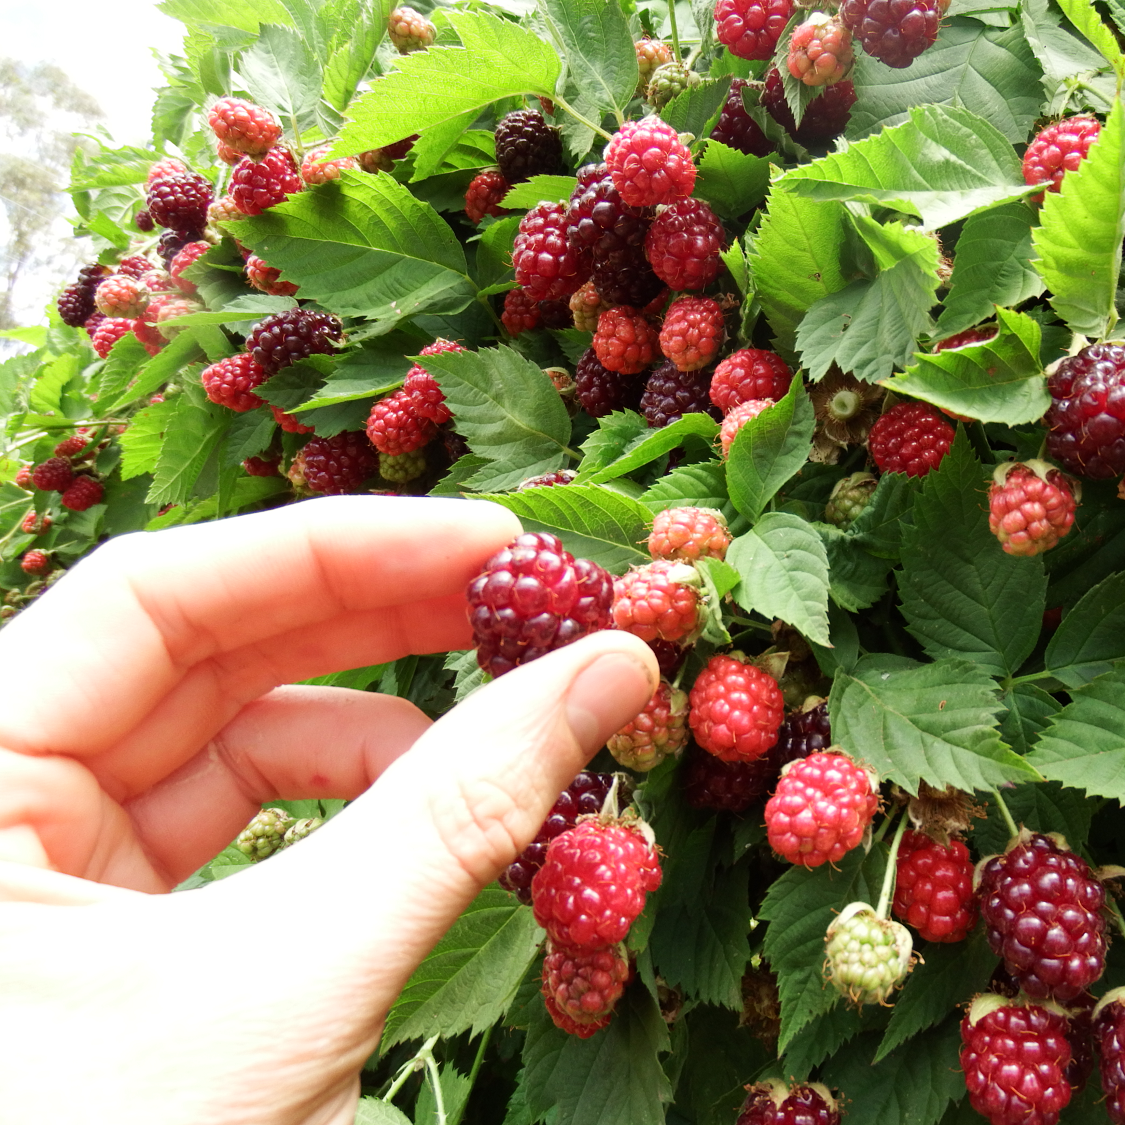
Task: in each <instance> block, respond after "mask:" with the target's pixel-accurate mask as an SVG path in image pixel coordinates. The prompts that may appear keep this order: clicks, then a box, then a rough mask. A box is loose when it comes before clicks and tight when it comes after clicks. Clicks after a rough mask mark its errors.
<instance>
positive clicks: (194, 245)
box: [168, 239, 211, 293]
mask: <svg viewBox="0 0 1125 1125" xmlns="http://www.w3.org/2000/svg"><path fill="white" fill-rule="evenodd" d="M210 249H211V243H210V242H204V241H203V240H202V239H197V240H196V241H195V242H189V243H188V244H187V245H186V246H185V247H184V248H183V249H182V250H181V251H180V252H179V253H178V254H177V255H176V256H175V257H174V258H173V259H172V260H171V262H169V263H168V273H169V274H170V275H171V278H172V282H173V284H174V285H175V286H176V288H177V289H178V290H179V291H180V292H181V293H194V292H195V291H196V287H195V282H194V281H189V280H188V279H187V278H186V277H184V276H183V272H184V270H186V269H187V268H188V266H191V265H194V264H195V263H196V262H198V261H199V259H200V258H202V257H203V255H204V254H206V253H207V251H208V250H210Z"/></svg>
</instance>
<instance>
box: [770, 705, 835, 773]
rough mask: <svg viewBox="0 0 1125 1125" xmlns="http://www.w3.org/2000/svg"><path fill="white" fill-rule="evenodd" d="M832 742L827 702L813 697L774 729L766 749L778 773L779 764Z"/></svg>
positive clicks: (801, 756)
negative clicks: (771, 742) (770, 745)
mask: <svg viewBox="0 0 1125 1125" xmlns="http://www.w3.org/2000/svg"><path fill="white" fill-rule="evenodd" d="M831 745H832V725H831V723H830V722H829V721H828V704H827V703H825V702H823V701H822V702H819V703H818V702H816V698H815V697H813V698H812V699H809V700H807V701H806V702H805V705H804V708H802V710H800V711H794V712H793V713H792V714H791V715H788V716H787V717H786V719H785V722H783V723H782V724H781V729H780V730H779V731H778V732H777V742H776V743H774V746H773V749H771V750H770V758H772V759H774V760H775V761H776V763H777V769H778V772H780V771H781V769H782V767H783V766H787V765H788V764H789V763H790V762H795V761H797V759H798V758H807V757H808V756H809V755H810V754H815V753H816V752H817V751H818V750H827V749H828V747H829V746H831Z"/></svg>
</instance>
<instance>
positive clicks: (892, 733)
mask: <svg viewBox="0 0 1125 1125" xmlns="http://www.w3.org/2000/svg"><path fill="white" fill-rule="evenodd" d="M1001 706H1002V705H1001V703H1000V700H999V699H998V698H997V692H996V684H995V681H994V680H993V679H992V678H991V677H990V676H989V675H988V674H987V673H986V672H985V671H984V670H983V669H982V668H980V667H979V666H978V665H976V664H971V663H969V661H967V660H954V659H942V660H935V661H934V662H933V663H932V664H916V663H915V662H914V661H912V660H907V659H905V658H904V657H895V656H887V655H879V656H865V657H862V658H861V659H860V660H859V661H858V662H857V663H856V665H855V667H854V668H853V669H851V670H850V671H845V670H843V669H838V670H837V672H836V676H835V680H834V682H833V684H832V694H831V695H830V696H829V700H828V713H829V714H830V715H831V716H832V739H833V741H834V742H838V743H839V744H840V745H842V746H843V747H844V748H845V749H846V750H847V751H848V752H849V753H851V754H852V755H854V756H855V757H856V758H858V759H860V760H862V761H864V762H867V763H868V764H869V765H870V766H872V767H873V768H874V769H875V771H876V772H877V773H878V774H879V776H880V777H881V778H883V779H884V780H889V781H894V782H896V783H897V784H899V785H901V786H902V787H903V788H904V789H907V790H909V791H910V792H911V793H916V792H917V791H918V782H919V781H925V782H927V783H928V784H930V785H933V786H936V787H937V788H939V789H940V788H943V787H945V786H946V785H954V786H956V787H957V788H958V789H969V790H971V789H988V788H991V787H992V786H994V785H1000V784H1003V783H1005V782H1008V781H1026V780H1028V779H1032V780H1034V779H1036V778H1037V777H1038V775H1037V774H1036V771H1035V770H1034V769H1033V768H1032V767H1031V766H1030V765H1028V764H1027V763H1026V762H1025V761H1024V759H1023V758H1021V757H1019V755H1017V754H1013V753H1012V752H1011V751H1010V750H1009V749H1008V748H1007V747H1006V746H1005V745H1004V744H1003V743H1002V742H1001V741H1000V736H999V734H998V733H997V731H996V713H997V712H998V711H999V710H1000V708H1001Z"/></svg>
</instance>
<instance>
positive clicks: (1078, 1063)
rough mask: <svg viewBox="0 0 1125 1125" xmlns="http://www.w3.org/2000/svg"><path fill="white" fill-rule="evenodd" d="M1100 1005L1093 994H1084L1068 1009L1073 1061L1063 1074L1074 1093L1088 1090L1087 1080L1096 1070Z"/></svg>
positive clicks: (1069, 1038) (1067, 1034) (1070, 1004)
mask: <svg viewBox="0 0 1125 1125" xmlns="http://www.w3.org/2000/svg"><path fill="white" fill-rule="evenodd" d="M1097 1003H1098V1000H1097V997H1096V996H1094V994H1093V993H1092V992H1083V993H1082V995H1081V996H1078V997H1076V998H1075V999H1074V1000H1072V1001H1071V1002H1070V1003H1069V1004H1068V1005H1067V1007H1066V1012H1067V1015H1068V1016H1069V1017H1070V1027H1069V1028H1068V1029H1067V1033H1066V1037H1067V1040H1068V1041H1069V1043H1070V1052H1071V1056H1072V1057H1071V1060H1070V1066H1068V1067H1067V1068H1066V1069H1065V1070H1064V1071H1063V1074H1064V1076H1065V1077H1066V1080H1067V1083H1068V1084H1069V1085H1070V1088H1071V1090H1073V1091H1074V1093H1076V1094H1078V1093H1081V1092H1082V1091H1083V1090H1084V1089H1085V1088H1086V1080H1087V1079H1088V1078H1089V1077H1090V1073H1091V1072H1092V1071H1093V1069H1094V1020H1093V1015H1094V1008H1095V1007H1096V1005H1097Z"/></svg>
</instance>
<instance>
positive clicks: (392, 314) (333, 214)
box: [227, 52, 475, 332]
mask: <svg viewBox="0 0 1125 1125" xmlns="http://www.w3.org/2000/svg"><path fill="white" fill-rule="evenodd" d="M421 53H423V54H425V53H428V52H421ZM413 57H414V56H408V58H413ZM227 226H228V228H229V229H230V230H231V231H232V233H233V234H234V235H235V236H236V237H237V238H238V239H239V240H240V241H242V242H244V243H245V244H246V245H248V246H250V247H252V248H253V249H254V251H255V252H256V253H259V254H261V255H262V256H263V257H265V258H266V260H267V261H269V262H270V264H271V265H273V266H274V267H275V268H276V269H280V270H282V271H284V273H285V276H286V277H288V278H291V279H292V280H293V281H294V282H296V283H297V284H298V285H300V287H301V296H302V298H306V299H309V300H315V301H318V302H319V303H320V304H322V305H323V306H324V307H325V308H326V309H329V310H330V311H332V312H334V313H336V314H337V315H339V316H363V317H366V318H367V319H368V320H369V321H373V322H375V323H376V325H377V327H378V330H380V331H384V332H386V331H389V330H390V329H391V328H393V327H394V326H395V325H396V324H398V322H399V321H401V320H403V319H404V318H406V317H410V316H415V315H418V314H419V313H430V314H441V313H449V314H452V313H456V312H460V311H461V310H462V309H463V308H464V307H465V306H466V305H467V304H468V303H469V302H470V301H471V300H472V299H473V295H474V292H475V290H474V287H473V284H472V282H471V281H470V280H469V278H468V267H467V265H466V263H465V255H464V251H463V250H462V249H461V246H460V244H459V243H458V242H457V239H456V237H455V236H454V234H453V232H452V230H450V228H449V226H448V225H447V224H446V223H445V222H444V221H443V220H442V219H441V218H440V216H439V215H438V214H437V212H436V211H434V209H433V208H432V207H430V206H429V204H426V203H422V202H421V201H419V200H417V199H415V198H414V196H412V195H411V194H410V192H409V191H408V190H407V189H406V188H405V187H404V186H402V185H401V184H399V183H396V181H395V180H394V179H393V178H392V177H391V176H383V175H380V176H370V175H368V174H367V173H366V172H359V171H346V172H344V174H343V176H342V177H341V178H340V180H338V181H334V182H332V183H328V184H323V185H321V186H320V187H318V188H317V190H316V191H303V192H299V193H298V194H296V195H292V196H290V197H289V198H288V199H287V200H285V202H284V203H279V204H278V205H277V206H276V207H271V208H270V209H269V210H268V211H266V212H264V213H263V214H261V215H259V216H257V217H256V218H253V219H245V220H242V221H240V222H237V223H228V224H227Z"/></svg>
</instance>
